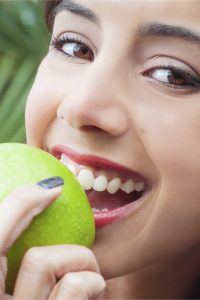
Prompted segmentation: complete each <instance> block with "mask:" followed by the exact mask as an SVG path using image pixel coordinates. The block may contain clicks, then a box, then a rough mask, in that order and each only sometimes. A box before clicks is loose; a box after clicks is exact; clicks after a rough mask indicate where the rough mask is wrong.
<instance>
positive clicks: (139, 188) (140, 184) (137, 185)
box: [135, 181, 144, 192]
mask: <svg viewBox="0 0 200 300" xmlns="http://www.w3.org/2000/svg"><path fill="white" fill-rule="evenodd" d="M135 190H136V191H137V192H141V191H142V190H144V182H142V181H141V182H137V183H135Z"/></svg>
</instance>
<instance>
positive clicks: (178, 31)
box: [137, 22, 200, 44]
mask: <svg viewBox="0 0 200 300" xmlns="http://www.w3.org/2000/svg"><path fill="white" fill-rule="evenodd" d="M137 34H138V36H139V37H145V36H155V37H156V36H159V37H169V38H178V39H183V40H186V41H189V42H195V43H199V44H200V34H199V33H197V32H195V31H192V30H190V29H188V28H186V27H182V26H173V25H168V24H161V23H155V22H153V23H147V24H140V25H139V26H138V30H137Z"/></svg>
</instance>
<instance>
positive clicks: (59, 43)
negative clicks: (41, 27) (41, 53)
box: [51, 36, 94, 61]
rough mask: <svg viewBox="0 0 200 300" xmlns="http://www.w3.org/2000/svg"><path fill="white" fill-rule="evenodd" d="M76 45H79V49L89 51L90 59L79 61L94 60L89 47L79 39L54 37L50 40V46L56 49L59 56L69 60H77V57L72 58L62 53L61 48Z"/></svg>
mask: <svg viewBox="0 0 200 300" xmlns="http://www.w3.org/2000/svg"><path fill="white" fill-rule="evenodd" d="M72 43H74V44H77V45H79V46H80V47H81V46H82V47H85V49H88V50H89V51H91V54H92V55H91V57H90V58H79V59H83V60H87V59H88V60H90V61H93V60H94V54H93V52H92V50H91V49H90V47H89V46H88V45H87V44H86V43H84V42H83V41H82V40H81V39H80V38H78V37H69V36H61V37H58V38H56V37H54V36H53V38H52V41H51V46H52V47H53V48H54V49H56V50H57V51H59V52H60V53H61V54H63V55H65V56H67V57H69V58H70V59H78V57H76V56H72V55H70V54H68V53H66V52H64V51H63V50H62V47H63V46H64V45H65V44H72Z"/></svg>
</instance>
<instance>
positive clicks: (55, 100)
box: [25, 67, 63, 148]
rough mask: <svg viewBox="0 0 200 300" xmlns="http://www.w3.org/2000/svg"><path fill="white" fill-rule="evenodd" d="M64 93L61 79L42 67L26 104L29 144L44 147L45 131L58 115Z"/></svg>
mask: <svg viewBox="0 0 200 300" xmlns="http://www.w3.org/2000/svg"><path fill="white" fill-rule="evenodd" d="M62 95H63V91H62V89H61V88H60V87H59V80H58V79H57V80H56V77H55V76H51V73H50V72H48V70H43V68H42V67H40V69H39V71H38V74H37V76H36V79H35V82H34V84H33V87H32V89H31V91H30V93H29V96H28V100H27V104H26V111H25V121H26V136H27V143H28V144H31V145H33V146H36V147H40V148H42V144H43V137H44V134H45V131H46V129H47V128H48V126H49V125H50V123H51V122H52V121H53V120H54V119H55V118H56V116H57V109H58V106H59V104H60V103H61V101H62V98H63V96H62Z"/></svg>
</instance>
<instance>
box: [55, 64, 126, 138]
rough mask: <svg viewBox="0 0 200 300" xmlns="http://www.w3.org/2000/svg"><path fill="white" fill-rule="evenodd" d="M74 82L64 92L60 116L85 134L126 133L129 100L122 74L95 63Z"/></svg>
mask: <svg viewBox="0 0 200 300" xmlns="http://www.w3.org/2000/svg"><path fill="white" fill-rule="evenodd" d="M82 68H84V67H82ZM72 82H73V84H72V86H71V87H70V88H66V89H67V92H64V97H63V99H62V102H61V103H60V105H59V107H58V111H57V115H58V117H61V118H62V119H64V120H65V121H66V122H67V123H68V125H70V126H72V127H73V128H75V129H78V130H82V131H85V130H90V131H101V132H106V133H108V134H110V135H113V136H119V135H122V134H124V133H125V132H126V131H127V129H128V122H129V118H128V109H127V105H126V103H127V99H125V98H126V97H125V94H124V91H125V87H123V83H124V80H123V76H120V72H119V71H117V70H116V69H115V68H109V67H107V66H105V64H103V65H102V64H101V65H100V64H95V63H93V64H91V65H90V66H89V67H87V69H86V71H84V72H82V74H81V75H80V74H79V76H78V77H76V79H74V80H72ZM74 82H76V84H74Z"/></svg>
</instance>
